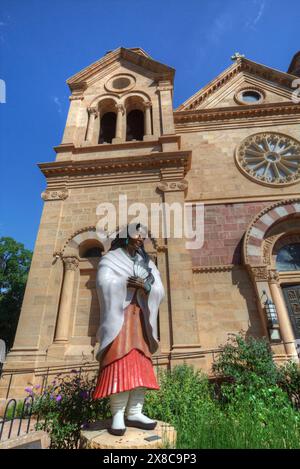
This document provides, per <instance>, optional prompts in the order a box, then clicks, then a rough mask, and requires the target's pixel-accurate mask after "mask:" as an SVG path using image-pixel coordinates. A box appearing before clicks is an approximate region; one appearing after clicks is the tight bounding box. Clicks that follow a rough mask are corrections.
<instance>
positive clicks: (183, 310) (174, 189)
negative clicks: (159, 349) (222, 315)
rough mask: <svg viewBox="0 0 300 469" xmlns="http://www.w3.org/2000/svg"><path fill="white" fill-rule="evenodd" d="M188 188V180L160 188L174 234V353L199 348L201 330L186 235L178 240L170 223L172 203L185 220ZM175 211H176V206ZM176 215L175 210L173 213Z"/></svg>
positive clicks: (169, 241) (170, 249)
mask: <svg viewBox="0 0 300 469" xmlns="http://www.w3.org/2000/svg"><path fill="white" fill-rule="evenodd" d="M186 188H187V183H186V181H183V180H178V181H172V182H169V181H162V182H161V183H160V184H159V185H158V189H159V190H160V191H161V192H162V193H163V202H164V204H165V210H164V213H163V219H164V223H165V226H166V225H167V224H169V227H170V234H169V236H168V237H166V238H165V245H166V248H167V251H166V259H167V266H166V267H167V273H168V275H167V277H168V283H169V284H168V291H169V305H170V310H171V311H170V313H171V314H170V316H171V321H170V322H171V323H170V329H171V346H172V351H173V352H174V353H175V352H183V351H184V352H188V351H193V349H194V350H197V349H199V347H200V343H199V330H198V319H197V313H196V302H195V295H194V285H193V272H192V261H191V255H190V253H189V251H187V249H186V245H185V243H186V240H185V238H184V237H183V236H182V237H180V238H177V237H174V234H175V233H174V223H173V219H172V220H171V223H170V222H169V220H170V218H171V217H170V216H169V215H168V213H167V212H168V211H169V209H171V212H172V204H174V203H175V204H176V205H177V207H178V210H179V207H181V210H182V219H184V191H185V189H186ZM173 208H174V209H175V210H176V208H175V205H174V206H173ZM173 213H174V211H173Z"/></svg>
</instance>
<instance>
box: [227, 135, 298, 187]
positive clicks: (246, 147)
mask: <svg viewBox="0 0 300 469" xmlns="http://www.w3.org/2000/svg"><path fill="white" fill-rule="evenodd" d="M235 158H236V163H237V165H238V167H239V169H240V170H241V171H242V172H243V173H244V174H245V175H246V176H248V177H250V178H251V179H253V180H256V181H259V182H261V183H263V184H265V185H268V186H282V185H289V184H294V183H296V182H298V181H300V142H298V141H297V140H295V139H294V138H292V137H288V136H287V135H282V134H278V133H273V132H268V133H259V134H255V135H251V136H250V137H247V138H246V139H245V140H244V141H243V142H242V143H241V145H239V146H238V148H237V150H236V154H235Z"/></svg>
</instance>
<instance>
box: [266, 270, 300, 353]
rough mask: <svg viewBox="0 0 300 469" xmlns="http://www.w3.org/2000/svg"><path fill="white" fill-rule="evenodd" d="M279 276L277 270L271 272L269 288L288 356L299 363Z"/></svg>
mask: <svg viewBox="0 0 300 469" xmlns="http://www.w3.org/2000/svg"><path fill="white" fill-rule="evenodd" d="M278 280H279V276H278V272H277V271H276V270H270V271H269V288H270V292H271V296H272V300H273V302H274V304H275V306H276V310H277V315H278V321H279V327H280V333H281V337H282V340H283V342H285V345H284V346H285V350H286V354H287V355H289V356H290V357H292V358H293V359H294V360H296V361H298V354H297V349H296V345H295V336H294V333H293V329H292V326H291V322H290V318H289V315H288V311H287V308H286V304H285V301H284V298H283V295H282V291H281V288H280V285H279V282H278Z"/></svg>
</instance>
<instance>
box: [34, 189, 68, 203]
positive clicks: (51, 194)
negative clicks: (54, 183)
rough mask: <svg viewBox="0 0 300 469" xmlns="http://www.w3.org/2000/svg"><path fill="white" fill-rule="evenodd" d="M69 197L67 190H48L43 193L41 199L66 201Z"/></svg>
mask: <svg viewBox="0 0 300 469" xmlns="http://www.w3.org/2000/svg"><path fill="white" fill-rule="evenodd" d="M68 196H69V191H68V190H67V189H63V190H49V189H46V190H45V191H44V192H42V193H41V197H42V199H43V200H45V201H47V200H65V199H67V198H68Z"/></svg>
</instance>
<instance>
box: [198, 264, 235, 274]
mask: <svg viewBox="0 0 300 469" xmlns="http://www.w3.org/2000/svg"><path fill="white" fill-rule="evenodd" d="M234 267H240V266H239V265H237V266H236V265H234V264H224V265H204V266H196V267H193V268H192V270H193V273H194V274H202V273H205V274H208V273H214V272H230V271H231V270H232V269H234Z"/></svg>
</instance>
